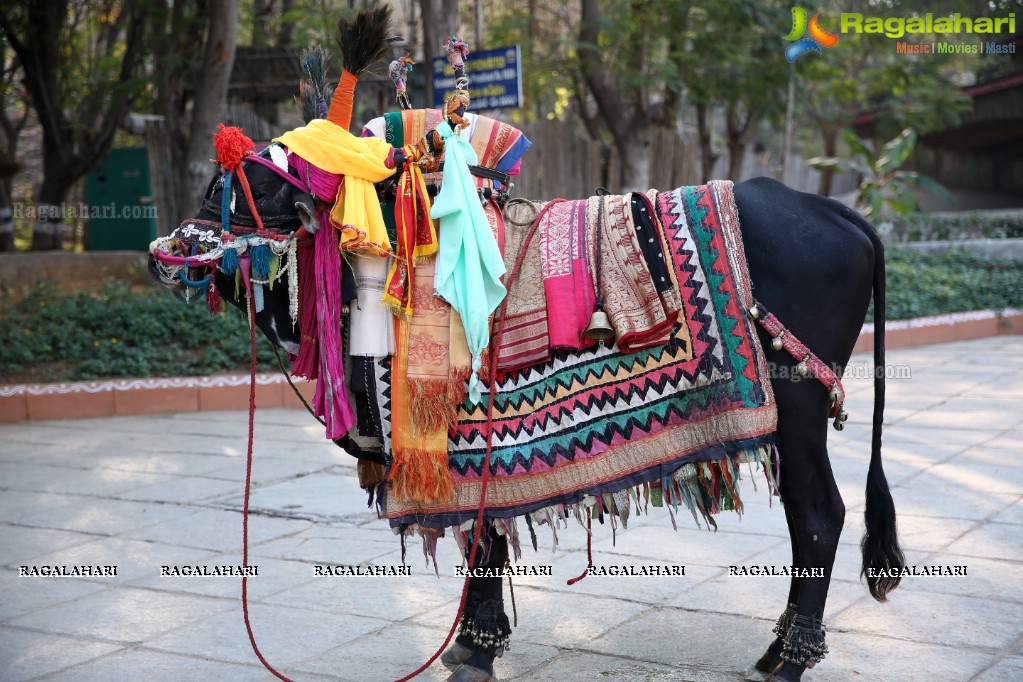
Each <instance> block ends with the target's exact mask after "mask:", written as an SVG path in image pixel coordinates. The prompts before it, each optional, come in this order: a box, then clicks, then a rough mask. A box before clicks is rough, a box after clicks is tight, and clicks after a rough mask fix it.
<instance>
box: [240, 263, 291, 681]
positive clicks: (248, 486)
mask: <svg viewBox="0 0 1023 682" xmlns="http://www.w3.org/2000/svg"><path fill="white" fill-rule="evenodd" d="M245 291H246V294H247V295H248V299H249V304H248V306H246V310H247V312H248V314H249V315H248V316H249V350H250V351H251V352H250V357H249V443H248V448H247V450H246V454H245V502H244V503H243V505H242V566H243V567H244V568H248V566H249V495H250V493H251V492H252V443H253V435H254V432H255V422H256V313H255V310H254V308H255V303H254V302H253V300H252V285H251V282H250V280H249V279H248V278H245ZM248 580H249V578H248V576H247V575H244V572H243V575H242V616H243V617H244V618H245V631H246V632H247V633H248V635H249V644H251V645H252V651H253V652H255V654H256V658H258V659H259V662H260V663H262V664H263V667H264V668H266V669H267V670H269V671H270V672H271V673H273V675H274V676H275V677H277V678H279V679H281V680H284V682H292V680H291V679H290V678H288V677H285V676H284V675H283V674H281V673H280V672H278V671H277V669H276V668H274V667H273V666H272V665H270V662H269V661H268V660H266V658H265V657H264V656H263V653H262V652H261V651H260V650H259V646H258V645H257V644H256V636H255V635H254V634H253V633H252V623H251V622H250V620H249V583H248Z"/></svg>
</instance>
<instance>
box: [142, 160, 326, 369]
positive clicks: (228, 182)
mask: <svg viewBox="0 0 1023 682" xmlns="http://www.w3.org/2000/svg"><path fill="white" fill-rule="evenodd" d="M272 156H274V157H277V158H278V159H283V158H284V154H283V153H281V154H276V153H275V154H273V155H272ZM241 163H242V170H243V172H244V174H245V177H246V179H247V184H248V186H249V190H250V194H251V198H252V204H253V207H254V208H255V210H256V213H257V214H258V216H259V218H260V221H261V223H262V225H263V227H264V228H265V235H266V237H267V238H268V240H269V241H268V242H267V243H269V244H271V245H272V246H273V248H274V249H275V250H280V251H282V253H283V252H285V251H286V249H287V246H286V245H288V244H289V241H290V240H295V241H298V240H299V238H300V237H301V236H302V234H303V232H308V233H312V232H315V230H316V228H317V227H318V226H319V223H318V222H317V221H316V218H315V210H316V209H315V201H314V199H313V197H312V196H311V195H310V194H309V193H308V192H307V191H306V190H305V189H304V187H305V183H303V181H302V180H301V178H299V177H297V174H295V172H294V170H293V169H285V168H281V167H280V165H286V163H281V164H280V165H277V166H275V165H274V161H273V160H271V154H270V153H269V150H267V151H264V152H263V153H262V154H260V155H258V156H255V155H249V156H247V157H245V158H244V159H243V160H242V162H241ZM289 171H290V172H289ZM232 175H233V176H234V177H233V178H232V179H228V176H227V174H226V173H224V172H221V173H219V174H218V175H216V176H215V177H214V178H213V179H212V180H211V181H210V183H209V186H208V187H207V189H206V192H205V194H204V195H203V200H202V203H201V205H200V207H199V211H198V213H197V214H196V215H195V217H194V218H190V219H187V220H184V221H183V222H182V223H181V225H180V226H179V227H178V228H177V229H176V230H175V231H174V233H173V234H172V235H171V237H170V239H169V240H168V241H165V242H164V243H163V244H161V246H155V245H154V248H153V249H151V254H150V259H149V266H150V272H151V273H152V275H153V276H154V278H156V279H157V281H159V282H160V283H161V284H163V285H165V286H167V287H168V288H171V289H172V290H174V291H176V292H179V293H183V294H184V293H189V292H190V293H196V292H198V293H197V295H202V292H203V291H205V290H206V289H205V288H206V287H215V288H216V290H217V292H218V293H219V295H220V297H221V298H223V299H226V300H227V301H229V302H231V303H232V304H234V305H236V306H238V307H239V308H241V309H242V310H246V309H247V306H248V294H247V293H246V291H247V290H248V288H247V287H246V286H245V283H246V282H250V283H251V272H252V270H251V268H252V263H251V262H246V261H247V260H248V259H249V257H250V254H252V255H253V258H254V250H253V249H238V248H237V247H239V246H241V242H242V241H243V240H250V241H251V242H252V243H256V242H258V241H260V240H255V239H254V237H255V236H256V232H257V220H256V216H254V215H253V212H252V207H250V205H249V201H248V199H247V197H246V196H245V192H244V190H243V187H242V186H241V185H242V183H241V182H239V178H238V175H239V174H238V173H234V174H232ZM232 180H233V181H232ZM225 191H227V192H229V194H228V196H227V200H226V203H225V198H224V193H225ZM225 208H226V211H227V213H228V214H229V218H228V221H227V225H228V226H229V232H228V233H226V234H225V233H224V231H223V227H224V224H225V221H224V220H223V216H224V212H225ZM303 228H304V229H303ZM158 243H159V241H158ZM231 245H234V247H235V254H229V253H228V251H230V250H231V248H230V247H231ZM238 253H241V259H240V261H239V259H238V258H237V255H238ZM204 254H208V255H209V256H215V255H217V254H220V257H218V258H213V259H211V260H209V261H205V260H203V255H204ZM292 255H294V249H292ZM186 257H187V258H188V262H186V263H184V267H181V265H182V264H181V263H180V260H181V259H183V258H186ZM235 262H237V265H235ZM228 263H230V264H228ZM174 266H177V267H174ZM236 268H239V269H240V271H241V273H242V275H243V276H242V275H238V276H237V277H239V282H241V283H242V285H241V286H236V284H238V282H236V275H235V271H236ZM287 277H288V274H287V273H285V274H283V275H281V277H280V279H279V280H278V281H277V282H276V283H275V286H274V287H273V288H272V289H271V288H270V287H263V290H262V291H260V292H258V298H259V299H261V300H260V305H259V306H258V310H257V311H256V313H255V322H256V325H257V326H258V327H259V328H260V329H261V330H262V331H263V333H264V334H265V335H266V336H267V338H269V339H270V341H271V342H272V343H274V344H275V345H277V346H280V347H281V348H284V349H285V350H286V351H288V352H289V353H297V352H298V343H299V339H300V338H301V334H300V329H299V327H298V322H297V320H294V319H292V317H291V314H290V313H289V296H288V286H287V285H288V281H287ZM242 280H244V281H242ZM257 282H258V278H257ZM255 286H257V287H258V286H259V285H258V283H257V284H256V285H255ZM212 295H213V296H216V294H212Z"/></svg>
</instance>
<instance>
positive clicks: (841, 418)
mask: <svg viewBox="0 0 1023 682" xmlns="http://www.w3.org/2000/svg"><path fill="white" fill-rule="evenodd" d="M848 419H849V412H848V411H847V410H846V409H845V408H844V407H843V408H842V409H840V410H839V411H838V416H836V417H835V422H834V424H833V426H834V427H835V430H836V431H841V430H842V429H844V428H845V422H846V420H848Z"/></svg>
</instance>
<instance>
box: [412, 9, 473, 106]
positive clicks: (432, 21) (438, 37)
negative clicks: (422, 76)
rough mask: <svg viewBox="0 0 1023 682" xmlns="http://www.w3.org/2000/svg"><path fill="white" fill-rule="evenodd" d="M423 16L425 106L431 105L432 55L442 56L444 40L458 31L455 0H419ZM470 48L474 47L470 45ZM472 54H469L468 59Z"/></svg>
mask: <svg viewBox="0 0 1023 682" xmlns="http://www.w3.org/2000/svg"><path fill="white" fill-rule="evenodd" d="M420 5H421V7H422V11H421V12H420V14H421V15H422V17H423V62H425V64H424V66H423V69H425V71H426V87H425V88H424V91H423V96H424V97H425V103H426V108H431V107H433V64H432V60H433V58H434V57H442V56H444V42H445V41H446V40H447V39H448V38H450V37H451V36H453V35H455V34H456V32H457V31H458V2H457V0H420ZM470 49H475V48H474V47H472V46H470ZM471 58H472V56H471V55H470V59H471Z"/></svg>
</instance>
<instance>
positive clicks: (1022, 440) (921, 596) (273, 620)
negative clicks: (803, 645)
mask: <svg viewBox="0 0 1023 682" xmlns="http://www.w3.org/2000/svg"><path fill="white" fill-rule="evenodd" d="M868 363H869V358H868V357H867V356H856V357H855V358H854V363H853V365H854V367H858V368H860V369H861V370H862V369H863V368H865V367H867V366H868ZM889 363H890V365H892V366H894V367H906V368H908V369H909V371H910V372H911V374H912V378H911V379H901V380H894V379H893V380H892V381H890V382H889V383H888V396H889V401H888V405H889V407H888V410H887V413H886V414H887V420H886V421H887V423H888V426H887V430H886V436H885V458H886V459H885V468H886V470H887V472H888V479H889V481H890V483H891V484H892V486H893V494H894V496H895V500H896V504H897V507H898V510H899V522H900V528H901V532H902V539H903V544H904V547H905V548H906V550H907V554H908V557H909V560H910V562H911V563H913V564H927V565H931V564H941V565H966V566H967V567H968V568H967V577H945V578H908V579H906V580H904V581H903V586H902V587H900V588H899V590H897V591H896V592H895V593H894V595H893V597H892V601H891V602H890V603H888V604H878V603H876V602H874V601H873V600H872V599H871V598H870V597H869V596H868V595H867V592H866V589H865V587H864V586H863V585H862V584H861V583H860V582H859V580H858V573H859V568H858V567H859V564H858V548H857V543H858V542H859V538H860V532H861V531H860V523H859V519H860V518H861V516H862V511H863V486H864V481H865V476H866V469H867V460H868V454H869V451H868V442H869V437H870V428H869V415H870V406H871V396H872V393H871V388H870V382H869V381H868V380H865V379H859V380H849V381H847V387H848V388H849V390H850V394H851V395H850V408H851V412H852V418H851V420H850V422H849V425H848V427H847V429H846V430H845V431H844V432H842V433H837V432H833V433H832V436H831V451H832V461H833V462H834V468H835V472H836V476H837V478H838V480H839V486H840V488H841V491H842V494H843V496H844V498H845V500H846V505H847V507H848V510H849V513H848V520H847V527H846V531H845V533H844V534H843V536H842V545H841V547H840V550H839V555H838V562H837V568H836V571H835V575H836V581H835V582H834V584H833V587H832V594H831V597H830V600H829V602H828V612H827V616H826V623H827V625H828V627H829V630H830V632H829V638H828V642H829V645H830V648H831V652H832V653H831V654H830V655H829V656H828V658H827V659H826V660H825V661H824V662H823V663H822V664H821V665H820V666H818V667H817V668H816V669H815V670H813V671H810V672H808V673H807V674H806V675H805V676H804V679H807V680H832V681H843V682H844V681H860V680H912V681H916V680H920V681H931V680H976V681H978V682H980V681H983V682H995V681H1015V680H1020V679H1023V596H1021V594H1023V593H1021V591H1020V589H1019V585H1020V582H1021V578H1023V570H1021V568H1023V459H1021V458H1020V455H1021V454H1023V452H1021V451H1023V337H1020V336H1002V337H996V338H991V339H986V340H981V341H973V342H964V343H956V344H946V345H941V346H932V347H928V348H921V349H915V350H904V351H894V352H890V353H889ZM245 428H246V427H245V415H244V414H243V413H236V412H230V413H226V412H225V413H205V414H185V415H172V416H162V417H133V418H114V419H102V420H80V421H55V422H36V423H25V424H15V425H7V426H0V551H2V560H0V566H2V567H0V680H47V681H54V682H56V681H65V680H67V681H73V682H88V681H91V680H97V681H98V680H103V681H105V682H111V681H113V682H117V681H121V680H125V681H127V680H131V681H137V680H145V681H146V682H162V681H165V680H166V681H177V680H226V681H235V680H238V681H243V680H245V681H247V680H267V679H273V678H272V677H271V676H270V675H269V674H268V673H267V672H265V671H264V670H263V668H262V667H261V666H260V665H259V663H258V661H257V659H256V657H255V656H254V654H253V653H252V651H251V649H250V646H249V643H248V639H247V637H246V633H245V629H244V625H243V619H242V613H241V604H240V600H239V593H240V586H239V580H238V579H236V578H195V577H192V578H185V577H177V578H175V577H159V572H160V566H161V565H169V564H178V565H180V564H203V565H220V564H237V563H240V552H241V515H240V513H239V508H240V505H241V501H242V498H241V492H242V486H241V482H242V481H243V480H244V472H245V466H244V449H245V441H244V435H245ZM256 436H257V437H256V461H255V472H254V478H255V481H256V487H255V490H254V492H253V496H252V504H253V507H254V509H255V510H256V511H257V512H258V513H257V515H255V516H253V517H252V522H251V542H252V563H254V564H256V565H258V566H259V575H258V577H256V578H252V579H251V580H250V597H251V603H252V606H251V616H252V623H253V627H254V631H255V637H256V640H257V642H258V643H259V646H260V647H261V650H262V652H263V653H264V654H265V656H266V657H267V658H268V659H269V660H270V661H271V662H272V663H273V664H274V665H275V666H276V667H277V668H278V669H280V670H281V671H282V672H284V673H285V674H286V675H287V676H289V677H291V678H292V679H295V680H296V681H297V680H310V681H312V680H335V681H341V682H365V681H375V680H391V679H395V678H396V677H399V676H401V675H404V674H406V673H408V672H410V671H411V670H413V669H414V668H416V667H417V666H418V665H419V664H420V663H421V662H422V661H424V660H426V659H427V658H428V657H429V655H430V654H431V653H432V651H433V650H434V648H435V647H436V646H437V645H438V644H439V643H440V642H441V641H442V640H443V637H444V634H445V632H446V631H447V627H448V626H449V624H450V621H451V619H452V617H453V615H454V611H455V608H456V605H457V597H458V594H459V591H460V587H461V581H460V579H457V578H455V577H454V575H453V573H454V567H455V566H456V564H458V563H459V560H458V553H457V551H456V549H455V546H454V543H453V542H452V541H451V540H450V539H446V540H443V541H442V542H441V545H440V552H439V567H440V577H436V576H435V575H434V574H433V570H432V568H431V567H428V566H427V565H426V564H425V562H424V559H423V556H422V554H421V552H420V551H419V548H418V547H410V554H409V557H408V561H409V563H410V565H411V566H412V571H413V575H412V576H411V577H397V578H396V577H391V578H386V577H379V578H340V577H316V576H314V575H313V572H314V569H313V566H314V565H315V564H327V563H330V564H337V563H345V564H356V563H372V564H376V565H397V564H400V562H401V555H400V549H399V545H398V541H397V539H396V538H395V537H394V536H392V535H391V533H390V531H389V530H388V529H387V527H386V523H384V522H381V521H378V520H377V519H376V518H375V515H374V514H373V513H372V512H371V511H370V510H368V509H367V508H366V505H365V498H364V496H363V494H362V493H361V491H360V490H359V489H358V487H357V485H356V480H355V469H354V465H353V463H354V460H352V459H351V458H349V457H348V456H347V455H346V454H344V453H343V452H341V451H340V450H339V449H337V448H335V447H333V446H332V445H330V444H327V443H325V442H324V441H323V440H322V437H321V435H320V429H319V426H318V425H317V424H315V423H314V422H312V420H311V418H310V417H309V416H308V415H306V414H305V413H302V412H291V411H285V410H277V411H269V410H268V411H263V412H260V413H258V416H257V428H256ZM744 498H745V500H746V503H747V513H746V515H745V516H743V517H742V519H741V520H740V519H739V518H737V517H736V516H735V515H734V514H725V515H722V516H721V517H720V520H719V523H720V530H719V531H718V532H717V533H715V534H712V533H709V532H707V531H700V530H697V529H695V527H694V525H693V523H692V520H691V518H688V517H679V529H678V531H677V532H675V531H673V530H672V529H671V524H670V522H669V520H668V518H667V515H666V514H665V513H664V510H663V509H654V510H651V511H652V513H651V514H650V515H649V516H643V517H639V518H633V519H631V520H630V523H629V528H628V530H627V531H624V532H621V531H619V532H618V533H617V537H612V535H611V532H610V530H609V529H608V528H606V527H599V528H597V529H596V530H595V542H594V550H595V556H596V562H597V563H598V564H606V565H609V564H636V565H651V564H684V565H685V566H686V574H685V577H684V578H658V577H650V578H641V577H632V578H610V577H608V578H599V577H589V578H587V579H585V580H583V581H582V582H580V583H578V584H576V585H575V586H573V587H568V586H567V585H566V584H565V580H566V579H567V578H569V577H571V576H573V575H575V574H577V573H578V572H579V571H580V570H581V569H582V568H583V567H584V565H585V543H584V535H583V533H582V532H581V529H580V528H578V527H572V528H569V529H565V530H563V531H562V532H561V533H560V537H561V545H560V547H559V548H558V550H557V552H556V553H553V554H552V553H551V551H550V542H549V538H545V537H543V536H541V549H540V551H539V552H537V553H534V552H533V551H532V550H531V549H528V548H527V549H525V554H524V557H523V560H522V562H521V563H523V564H531V565H550V566H552V570H553V573H554V575H553V577H551V578H522V579H519V580H517V581H516V583H515V599H516V603H517V608H518V614H519V621H518V628H517V630H516V632H515V635H514V637H513V643H512V649H511V651H510V652H509V653H507V654H506V655H505V656H504V658H503V659H500V660H499V661H498V664H497V672H498V675H499V677H500V678H501V679H502V680H559V681H562V682H573V681H576V680H580V681H581V680H587V681H589V680H657V681H666V680H691V681H696V680H701V681H709V682H724V681H726V680H727V681H732V680H742V679H747V677H746V675H745V673H744V671H746V670H747V668H748V667H749V665H750V664H751V663H752V662H753V661H754V660H755V659H756V658H757V657H758V656H759V654H760V653H761V652H762V650H763V648H764V647H765V646H766V644H767V643H768V641H769V639H770V629H771V626H772V622H773V620H774V618H775V617H776V616H777V614H778V613H779V612H780V611H781V609H782V607H783V605H784V601H785V595H786V582H785V580H784V579H782V578H763V577H759V578H752V577H746V578H741V577H731V578H730V577H727V575H726V574H727V567H728V566H729V565H760V564H775V565H785V564H786V563H787V561H788V540H787V538H786V532H785V522H784V518H783V514H782V511H781V508H780V506H779V505H778V503H777V501H776V500H775V502H774V504H773V506H771V505H769V500H768V498H767V496H766V494H765V493H764V487H763V486H762V485H761V486H760V488H759V491H754V490H753V489H752V486H751V485H750V481H749V480H748V479H747V480H746V482H745V484H744ZM53 564H57V565H64V564H67V565H73V564H98V565H116V566H117V576H116V577H91V578H53V577H50V578H41V577H38V578H28V577H19V576H18V573H19V567H20V566H22V565H28V566H42V565H53ZM445 676H446V671H444V670H443V669H442V668H440V666H439V665H436V666H434V667H433V668H431V669H430V670H428V671H427V672H426V673H424V674H423V675H422V676H421V677H420V679H424V680H443V679H444V678H445ZM750 679H758V678H757V677H756V676H751V677H750Z"/></svg>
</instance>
